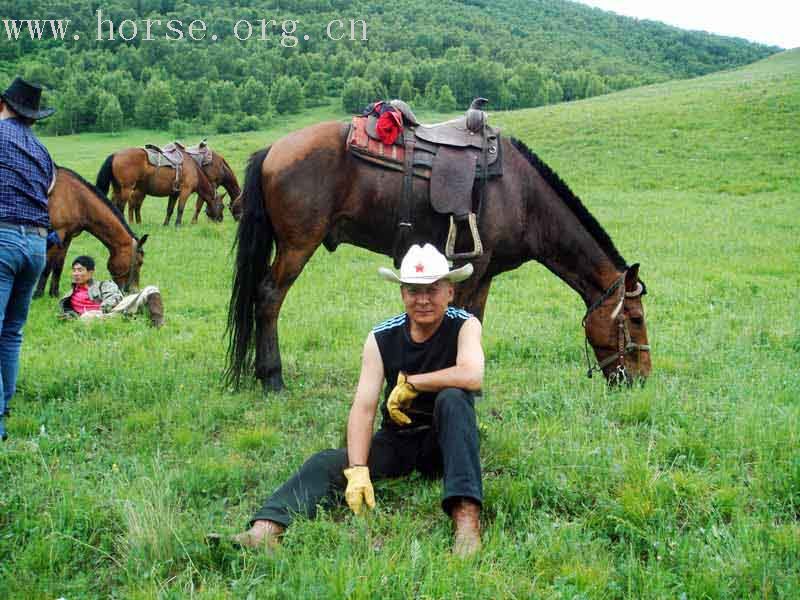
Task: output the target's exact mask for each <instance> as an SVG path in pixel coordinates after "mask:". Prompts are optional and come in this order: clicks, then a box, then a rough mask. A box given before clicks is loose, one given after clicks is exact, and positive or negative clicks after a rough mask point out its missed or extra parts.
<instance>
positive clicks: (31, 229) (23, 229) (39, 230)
mask: <svg viewBox="0 0 800 600" xmlns="http://www.w3.org/2000/svg"><path fill="white" fill-rule="evenodd" d="M0 229H13V230H14V231H19V232H20V233H22V234H26V233H35V234H36V235H38V236H39V237H43V238H46V237H47V227H39V226H38V225H21V224H20V223H9V222H8V221H0Z"/></svg>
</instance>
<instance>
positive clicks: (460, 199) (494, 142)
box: [347, 98, 503, 264]
mask: <svg viewBox="0 0 800 600" xmlns="http://www.w3.org/2000/svg"><path fill="white" fill-rule="evenodd" d="M487 103H488V101H487V100H486V99H485V98H476V99H475V100H473V102H472V104H471V105H470V108H469V109H468V110H467V112H466V114H465V115H464V116H462V117H460V118H458V119H453V120H451V121H445V122H444V123H438V124H435V125H422V124H420V123H419V121H417V118H416V116H415V115H414V113H413V112H412V110H411V108H410V107H409V106H408V105H407V104H406V103H405V102H403V101H402V100H392V101H391V102H390V103H389V104H390V105H391V106H392V107H393V108H394V109H396V110H397V111H398V112H400V113H401V114H402V117H403V124H404V127H403V130H402V133H401V134H400V135H399V136H398V137H397V139H396V140H395V142H394V143H393V144H392V145H387V144H384V143H383V142H382V141H381V138H380V137H379V136H378V134H377V131H376V125H377V121H378V116H377V115H376V114H369V115H368V116H356V117H353V120H352V123H351V126H350V131H349V133H348V136H347V148H348V149H349V151H350V152H352V153H353V155H354V156H357V157H359V158H361V159H363V160H366V161H369V162H371V163H374V164H377V165H381V166H383V167H385V168H388V169H394V170H396V171H400V172H402V173H403V175H404V177H403V192H402V196H401V199H400V211H399V212H400V215H401V217H400V221H399V223H398V227H399V229H398V235H397V238H396V240H395V252H394V259H395V263H398V264H399V260H400V258H401V253H402V252H403V251H404V250H405V245H407V244H406V243H405V242H406V238H407V237H408V234H410V232H411V230H412V229H413V227H414V225H413V211H412V200H413V199H412V197H411V196H412V194H411V185H412V181H413V177H420V178H422V179H427V180H429V181H430V184H429V186H428V189H429V196H430V203H431V207H432V208H433V210H434V211H435V212H436V213H438V214H441V215H445V216H447V217H449V219H450V227H449V230H448V234H447V241H446V242H445V256H446V257H447V258H448V259H450V260H461V259H470V258H476V257H478V256H481V255H482V254H483V244H482V243H481V238H480V234H479V231H478V216H479V215H480V214H481V208H482V206H483V201H484V198H485V194H486V182H487V180H488V179H490V178H493V177H499V176H501V175H502V169H503V163H502V160H501V156H500V153H501V146H500V130H499V129H498V128H494V127H490V126H489V125H488V123H487V115H486V113H485V112H484V111H483V107H484V106H485V105H486V104H487ZM476 181H477V185H476ZM464 222H466V224H467V227H468V229H469V232H470V236H471V238H472V249H471V250H469V251H466V252H456V251H455V248H456V238H457V236H458V229H459V227H458V225H459V224H460V223H464Z"/></svg>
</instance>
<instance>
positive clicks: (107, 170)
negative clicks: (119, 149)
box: [95, 154, 117, 196]
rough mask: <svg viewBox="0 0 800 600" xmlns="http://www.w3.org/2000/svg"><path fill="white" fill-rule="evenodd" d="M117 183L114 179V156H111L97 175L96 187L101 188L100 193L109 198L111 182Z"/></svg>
mask: <svg viewBox="0 0 800 600" xmlns="http://www.w3.org/2000/svg"><path fill="white" fill-rule="evenodd" d="M112 181H113V182H114V183H116V182H117V181H116V179H114V155H113V154H109V155H108V158H106V161H105V162H104V163H103V166H102V167H100V171H99V172H98V173H97V182H96V183H95V185H96V186H97V187H98V188H100V191H101V192H103V193H104V194H105V195H106V196H108V189H109V188H110V187H111V182H112Z"/></svg>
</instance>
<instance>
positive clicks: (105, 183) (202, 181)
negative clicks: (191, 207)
mask: <svg viewBox="0 0 800 600" xmlns="http://www.w3.org/2000/svg"><path fill="white" fill-rule="evenodd" d="M181 170H182V175H181V181H180V189H179V190H178V191H175V190H174V188H173V185H174V183H175V169H173V168H172V167H168V166H163V167H155V166H153V165H151V164H150V163H149V162H148V160H147V153H146V152H145V151H144V149H142V148H126V149H124V150H120V151H119V152H115V153H114V154H110V155H109V156H108V157H107V158H106V160H105V162H104V163H103V166H102V167H100V171H99V172H98V173H97V187H98V188H100V190H101V191H102V192H103V193H105V194H107V193H108V190H109V187H113V188H114V192H113V195H112V199H113V201H114V203H115V204H116V205H117V207H118V208H119V209H120V210H121V211H124V210H125V204H126V203H127V204H128V220H129V221H131V222H134V220H135V222H136V223H141V222H142V214H141V211H142V202H143V201H144V197H145V196H146V195H148V194H149V195H150V196H169V202H168V203H167V216H166V218H165V219H164V225H169V222H170V219H172V212H173V210H175V203H176V201H177V203H178V215H177V216H176V217H175V226H176V227H177V226H179V225H180V224H181V221H182V220H183V211H184V208H185V207H186V200H187V198H188V197H189V196H190V195H191V194H192V193H194V192H197V196H198V209H199V207H200V206H201V205H202V203H203V202H205V204H206V214H207V215H208V217H209V218H210V219H211V220H213V221H222V208H223V205H222V201H221V200H220V198H219V196H217V193H216V191H215V188H214V187H213V186H212V184H211V182H210V181H209V180H208V177H207V176H206V174H205V173H204V172H203V170H202V169H201V168H200V167H198V166H197V164H196V163H195V162H194V161H193V160H192V159H191V158H190V157H189V156H188V155H187V154H185V153H184V161H183V166H182V169H181ZM198 212H199V210H198ZM195 217H196V215H195Z"/></svg>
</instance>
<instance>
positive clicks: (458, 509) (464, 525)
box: [450, 498, 481, 557]
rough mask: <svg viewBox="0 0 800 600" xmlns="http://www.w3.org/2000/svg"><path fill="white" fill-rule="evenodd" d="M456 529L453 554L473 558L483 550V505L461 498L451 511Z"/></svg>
mask: <svg viewBox="0 0 800 600" xmlns="http://www.w3.org/2000/svg"><path fill="white" fill-rule="evenodd" d="M450 517H451V518H452V519H453V526H454V528H455V536H454V537H455V539H454V542H453V554H455V555H456V556H462V557H466V556H471V555H472V554H475V553H476V552H477V551H478V550H480V549H481V519H480V517H481V505H480V504H478V503H477V502H475V501H474V500H469V499H467V498H461V499H460V500H458V501H457V502H456V503H455V504H454V505H453V509H452V510H451V511H450Z"/></svg>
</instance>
